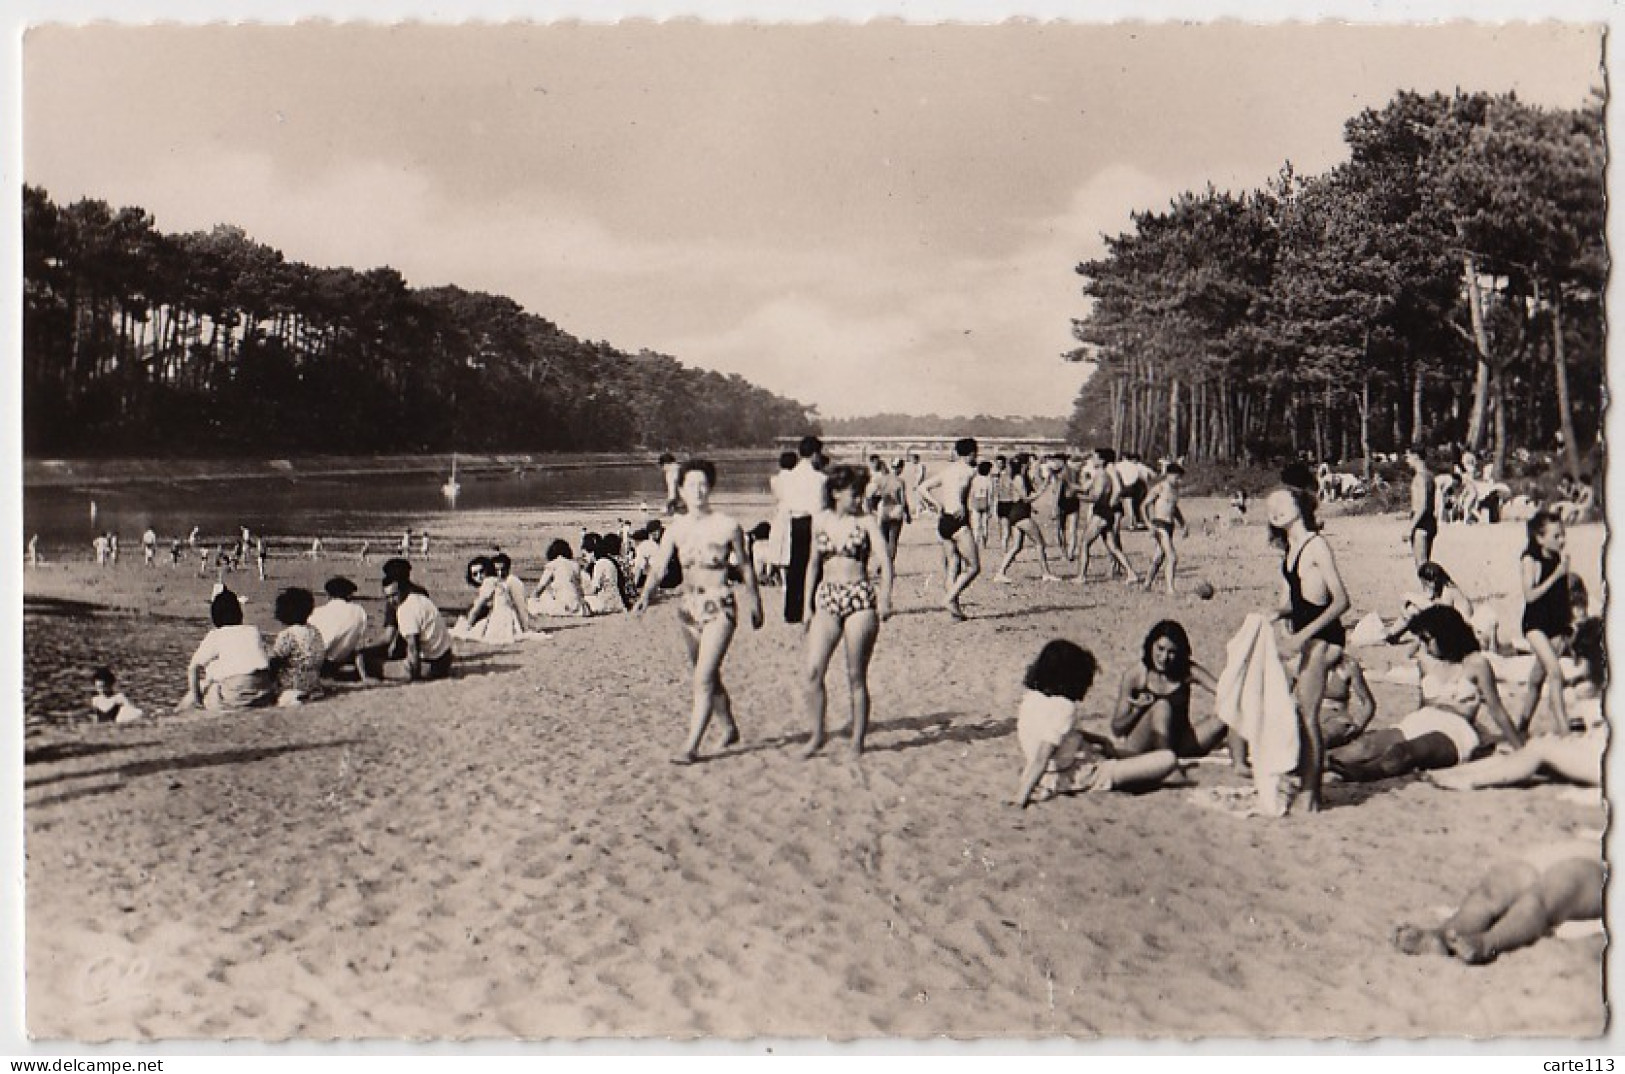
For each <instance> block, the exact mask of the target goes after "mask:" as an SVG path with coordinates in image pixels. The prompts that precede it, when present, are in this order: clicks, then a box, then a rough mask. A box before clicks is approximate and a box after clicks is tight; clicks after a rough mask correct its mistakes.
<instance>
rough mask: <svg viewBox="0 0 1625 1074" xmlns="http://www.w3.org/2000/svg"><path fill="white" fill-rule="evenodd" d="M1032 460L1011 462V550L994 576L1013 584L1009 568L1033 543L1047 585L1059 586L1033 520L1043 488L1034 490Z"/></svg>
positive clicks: (1021, 457) (1041, 533)
mask: <svg viewBox="0 0 1625 1074" xmlns="http://www.w3.org/2000/svg"><path fill="white" fill-rule="evenodd" d="M1031 466H1032V456H1030V455H1017V456H1016V457H1015V458H1013V459H1011V460H1010V484H1009V492H1008V495H1009V496H1011V497H1012V498H1011V499H1010V500H1009V501H1007V502H1008V503H1009V504H1010V510H1009V513H1008V515H1007V516H1006V521H1008V522H1009V523H1010V536H1011V541H1010V547H1009V549H1008V550H1007V551H1006V552H1005V553H1004V562H1003V563H1001V564H999V573H997V574H995V575H994V576H993V580H994V581H995V582H1008V581H1010V574H1009V571H1010V567H1011V565H1012V564H1014V563H1015V561H1016V557H1017V556H1019V555H1021V550H1022V549H1023V548H1025V547H1026V545H1027V541H1028V540H1031V541H1032V542H1033V544H1035V545H1037V546H1038V563H1039V567H1040V569H1041V570H1042V571H1043V578H1044V581H1046V582H1058V581H1060V579H1059V578H1058V577H1057V576H1056V575H1055V574H1054V573H1052V572H1051V571H1050V569H1049V549H1048V548H1047V547H1046V546H1045V544H1044V531H1043V530H1042V529H1040V528H1039V526H1038V523H1037V522H1036V521H1035V520H1034V518H1033V501H1034V500H1036V499H1038V497H1040V496H1042V495H1043V494H1044V489H1043V488H1034V486H1033V481H1032V476H1031Z"/></svg>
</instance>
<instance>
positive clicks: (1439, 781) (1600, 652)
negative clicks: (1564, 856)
mask: <svg viewBox="0 0 1625 1074" xmlns="http://www.w3.org/2000/svg"><path fill="white" fill-rule="evenodd" d="M1570 651H1571V652H1572V653H1573V654H1574V659H1575V662H1576V663H1577V664H1578V665H1579V670H1580V675H1579V679H1578V681H1577V682H1575V683H1574V684H1573V685H1572V686H1570V687H1568V688H1567V689H1566V690H1565V691H1564V692H1565V694H1566V695H1567V697H1566V700H1567V701H1568V711H1569V716H1570V718H1571V719H1578V720H1581V721H1583V722H1584V724H1585V730H1584V731H1583V732H1581V733H1580V734H1577V735H1537V736H1535V737H1534V738H1531V739H1530V740H1529V741H1528V742H1527V743H1525V744H1524V747H1523V749H1521V750H1517V751H1515V752H1513V753H1506V754H1498V755H1496V756H1494V757H1486V758H1484V760H1482V761H1474V762H1473V763H1472V764H1465V765H1462V766H1461V767H1460V768H1455V769H1452V770H1451V771H1449V772H1440V773H1438V774H1437V775H1434V776H1431V777H1429V778H1431V779H1432V781H1433V782H1434V783H1435V784H1436V785H1438V786H1440V787H1444V788H1446V789H1448V790H1454V791H1468V790H1477V789H1478V788H1480V787H1506V786H1511V785H1513V784H1517V783H1527V782H1529V781H1530V780H1532V779H1534V778H1536V777H1537V776H1542V775H1546V776H1554V777H1556V778H1558V779H1562V780H1567V781H1568V782H1570V783H1579V784H1582V785H1583V786H1587V787H1597V786H1601V785H1602V758H1603V753H1604V751H1606V750H1607V748H1608V725H1607V723H1606V722H1605V721H1604V719H1603V713H1602V696H1603V693H1604V692H1605V691H1606V690H1607V688H1608V653H1607V650H1606V649H1605V648H1604V638H1603V621H1602V620H1601V619H1585V620H1582V621H1581V622H1580V623H1579V624H1578V625H1577V626H1575V628H1574V641H1573V643H1572V644H1571V645H1570Z"/></svg>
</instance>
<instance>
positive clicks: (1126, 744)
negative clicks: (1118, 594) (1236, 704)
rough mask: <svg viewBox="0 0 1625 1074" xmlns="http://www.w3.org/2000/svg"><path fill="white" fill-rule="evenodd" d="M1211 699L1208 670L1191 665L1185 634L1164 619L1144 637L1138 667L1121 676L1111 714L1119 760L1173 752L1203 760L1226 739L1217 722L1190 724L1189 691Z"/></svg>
mask: <svg viewBox="0 0 1625 1074" xmlns="http://www.w3.org/2000/svg"><path fill="white" fill-rule="evenodd" d="M1193 683H1194V684H1195V685H1197V686H1200V687H1202V689H1204V690H1206V691H1208V692H1209V693H1213V692H1215V690H1216V689H1217V684H1216V683H1215V682H1214V679H1213V676H1212V675H1211V674H1210V673H1209V672H1208V671H1207V669H1206V668H1204V667H1202V666H1201V665H1200V664H1197V663H1195V662H1194V661H1193V660H1191V639H1190V637H1189V635H1187V634H1186V633H1185V628H1184V627H1183V626H1181V625H1180V624H1178V623H1176V622H1175V621H1174V620H1172V619H1164V620H1163V621H1162V622H1160V623H1158V624H1157V625H1156V626H1154V627H1152V628H1151V630H1150V632H1149V633H1147V634H1146V636H1145V646H1144V651H1143V652H1142V654H1141V659H1140V666H1139V667H1132V668H1129V669H1128V670H1127V671H1126V672H1124V673H1123V683H1122V686H1121V687H1120V688H1119V690H1118V692H1117V708H1116V710H1115V711H1114V712H1113V713H1112V736H1113V737H1114V739H1115V740H1116V745H1117V753H1118V756H1120V757H1128V756H1132V755H1135V754H1141V753H1149V752H1150V751H1152V750H1173V751H1174V753H1175V754H1177V755H1178V756H1180V757H1202V756H1205V755H1206V754H1207V753H1209V752H1210V751H1211V750H1212V749H1213V747H1214V746H1217V745H1218V744H1219V743H1220V742H1221V741H1223V740H1224V737H1225V730H1226V728H1225V725H1224V724H1223V723H1221V722H1220V721H1219V720H1218V719H1217V718H1215V719H1211V720H1204V721H1203V722H1202V726H1201V727H1200V728H1198V727H1196V726H1195V725H1193V724H1192V723H1191V685H1192V684H1193Z"/></svg>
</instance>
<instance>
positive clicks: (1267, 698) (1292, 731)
mask: <svg viewBox="0 0 1625 1074" xmlns="http://www.w3.org/2000/svg"><path fill="white" fill-rule="evenodd" d="M1218 686H1219V689H1218V716H1219V719H1221V720H1223V721H1224V723H1225V725H1226V726H1227V727H1229V728H1230V729H1231V730H1232V731H1234V732H1235V733H1236V734H1239V735H1240V736H1241V737H1242V738H1244V739H1246V741H1247V748H1248V753H1249V757H1250V760H1251V762H1252V766H1253V787H1254V788H1255V789H1256V790H1257V791H1258V801H1259V807H1260V810H1261V811H1262V812H1263V813H1264V814H1265V815H1267V816H1274V817H1279V816H1283V815H1285V813H1286V811H1287V808H1288V807H1289V806H1290V805H1291V799H1290V795H1289V793H1288V791H1287V789H1286V784H1285V777H1286V776H1287V775H1289V774H1290V773H1291V772H1292V771H1293V770H1294V769H1296V768H1297V767H1298V712H1297V703H1296V702H1295V701H1294V700H1293V698H1292V689H1291V687H1290V686H1289V685H1288V684H1287V678H1286V669H1285V668H1283V667H1282V666H1281V655H1280V653H1279V652H1278V651H1277V650H1276V648H1275V633H1274V632H1273V631H1272V630H1271V629H1270V624H1269V621H1268V620H1267V619H1265V618H1264V616H1262V615H1260V614H1259V613H1257V612H1253V613H1251V614H1249V615H1248V616H1247V618H1246V619H1244V620H1243V621H1242V624H1241V629H1240V630H1238V631H1236V636H1235V637H1233V638H1231V639H1230V644H1229V645H1228V646H1227V647H1226V649H1225V662H1224V671H1223V672H1222V673H1221V674H1220V675H1219V683H1218Z"/></svg>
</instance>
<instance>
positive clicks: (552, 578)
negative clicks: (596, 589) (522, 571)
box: [530, 539, 587, 615]
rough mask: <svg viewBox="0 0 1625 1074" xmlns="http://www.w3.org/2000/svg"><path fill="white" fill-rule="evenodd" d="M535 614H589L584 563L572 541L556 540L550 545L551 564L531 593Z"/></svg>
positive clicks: (548, 556)
mask: <svg viewBox="0 0 1625 1074" xmlns="http://www.w3.org/2000/svg"><path fill="white" fill-rule="evenodd" d="M530 613H531V614H532V615H586V614H587V605H586V603H585V601H584V599H583V597H582V592H581V564H579V563H577V562H576V561H575V557H574V555H573V554H572V553H571V551H570V542H569V541H565V540H558V539H555V540H554V541H553V542H552V543H551V544H549V545H548V546H547V566H546V567H543V568H542V576H541V577H540V578H538V579H536V587H535V588H534V589H533V590H531V594H530Z"/></svg>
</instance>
